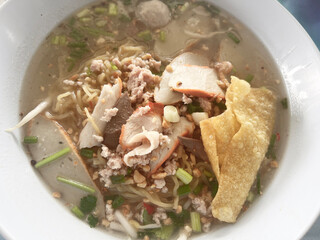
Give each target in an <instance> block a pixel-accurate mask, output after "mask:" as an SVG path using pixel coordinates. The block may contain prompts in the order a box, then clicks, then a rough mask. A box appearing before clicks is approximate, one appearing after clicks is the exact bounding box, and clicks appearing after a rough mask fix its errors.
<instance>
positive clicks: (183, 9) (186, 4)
mask: <svg viewBox="0 0 320 240" xmlns="http://www.w3.org/2000/svg"><path fill="white" fill-rule="evenodd" d="M189 6H190V3H188V2H186V3H185V4H183V5H182V6H181V8H180V11H181V12H184V11H185V10H187V8H188V7H189Z"/></svg>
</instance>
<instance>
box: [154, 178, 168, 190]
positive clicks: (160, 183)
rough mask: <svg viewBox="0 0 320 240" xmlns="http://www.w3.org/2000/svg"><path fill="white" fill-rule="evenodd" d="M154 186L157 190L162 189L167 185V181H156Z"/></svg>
mask: <svg viewBox="0 0 320 240" xmlns="http://www.w3.org/2000/svg"><path fill="white" fill-rule="evenodd" d="M154 184H155V186H156V188H158V189H162V188H163V187H164V186H165V185H166V181H165V180H164V179H156V180H154Z"/></svg>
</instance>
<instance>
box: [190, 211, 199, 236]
mask: <svg viewBox="0 0 320 240" xmlns="http://www.w3.org/2000/svg"><path fill="white" fill-rule="evenodd" d="M190 218H191V227H192V230H193V231H194V232H201V222H200V214H199V213H198V212H191V213H190Z"/></svg>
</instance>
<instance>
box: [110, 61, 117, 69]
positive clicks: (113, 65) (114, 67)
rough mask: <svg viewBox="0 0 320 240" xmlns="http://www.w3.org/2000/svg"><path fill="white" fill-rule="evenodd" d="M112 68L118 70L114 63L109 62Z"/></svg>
mask: <svg viewBox="0 0 320 240" xmlns="http://www.w3.org/2000/svg"><path fill="white" fill-rule="evenodd" d="M110 65H111V68H112V70H114V71H116V70H118V67H117V66H116V65H115V64H114V63H112V62H111V63H110Z"/></svg>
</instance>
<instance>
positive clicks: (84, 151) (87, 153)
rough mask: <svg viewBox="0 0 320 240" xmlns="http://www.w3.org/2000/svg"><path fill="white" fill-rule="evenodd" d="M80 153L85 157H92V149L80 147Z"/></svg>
mask: <svg viewBox="0 0 320 240" xmlns="http://www.w3.org/2000/svg"><path fill="white" fill-rule="evenodd" d="M80 155H81V156H83V157H86V158H93V150H91V149H88V148H82V149H81V150H80Z"/></svg>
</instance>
